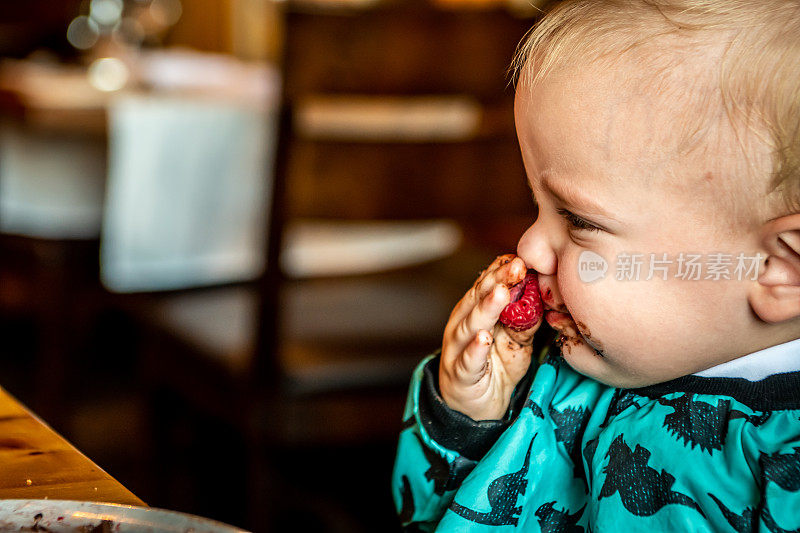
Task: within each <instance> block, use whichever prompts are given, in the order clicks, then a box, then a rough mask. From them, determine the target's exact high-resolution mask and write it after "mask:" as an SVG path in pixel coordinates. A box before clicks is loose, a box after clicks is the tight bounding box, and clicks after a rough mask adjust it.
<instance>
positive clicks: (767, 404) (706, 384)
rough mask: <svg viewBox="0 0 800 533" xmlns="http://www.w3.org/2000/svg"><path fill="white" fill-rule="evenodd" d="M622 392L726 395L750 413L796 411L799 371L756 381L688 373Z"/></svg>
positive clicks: (651, 395)
mask: <svg viewBox="0 0 800 533" xmlns="http://www.w3.org/2000/svg"><path fill="white" fill-rule="evenodd" d="M623 391H627V392H631V393H633V394H638V395H640V396H646V397H648V398H658V397H660V396H663V395H665V394H669V393H672V392H689V393H697V394H715V395H723V396H730V397H732V398H733V399H735V400H737V401H739V402H740V403H743V404H744V405H746V406H748V407H750V408H751V409H753V410H754V411H768V410H774V409H800V371H796V372H785V373H782V374H773V375H771V376H768V377H766V378H764V379H762V380H760V381H749V380H747V379H744V378H720V377H716V378H715V377H701V376H695V375H692V374H690V375H687V376H681V377H679V378H675V379H672V380H670V381H664V382H663V383H656V384H655V385H648V386H647V387H639V388H636V389H623Z"/></svg>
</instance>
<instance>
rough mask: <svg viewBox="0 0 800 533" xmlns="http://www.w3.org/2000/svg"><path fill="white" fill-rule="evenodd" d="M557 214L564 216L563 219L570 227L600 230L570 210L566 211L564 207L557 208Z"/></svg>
mask: <svg viewBox="0 0 800 533" xmlns="http://www.w3.org/2000/svg"><path fill="white" fill-rule="evenodd" d="M556 211H558V214H559V215H561V216H562V217H564V220H566V221H567V224H569V225H570V226H571V227H572V229H575V230H585V231H600V228H598V227H597V226H595V225H594V224H592V223H591V222H587V221H585V220H584V219H582V218H581V217H579V216H578V215H576V214H575V213H573V212H572V211H568V210H566V209H557V210H556Z"/></svg>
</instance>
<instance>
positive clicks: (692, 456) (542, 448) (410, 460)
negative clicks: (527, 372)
mask: <svg viewBox="0 0 800 533" xmlns="http://www.w3.org/2000/svg"><path fill="white" fill-rule="evenodd" d="M553 353H555V350H554V351H553ZM429 364H438V360H437V357H436V356H431V357H429V358H427V359H425V360H424V361H423V362H422V363H421V364H420V365H419V366H418V367H417V369H416V371H415V373H414V376H413V379H412V383H411V389H410V393H409V397H408V401H407V404H406V410H405V422H404V424H403V427H404V429H403V431H402V432H401V434H400V440H399V446H398V452H397V459H396V462H395V468H394V473H393V478H392V484H393V487H392V490H393V496H394V500H395V504H396V507H397V510H398V513H399V515H400V519H401V521H402V522H403V524H404V526H406V529H407V530H408V531H434V530H435V531H442V532H450V531H453V532H456V531H457V532H462V531H463V532H467V531H469V532H472V531H510V530H512V529H515V528H518V529H520V530H521V531H526V532H528V531H530V532H537V531H543V532H562V531H563V532H580V531H594V532H605V531H621V532H624V533H633V532H637V531H643V532H647V533H654V532H661V531H681V532H683V531H734V532H745V531H748V532H749V531H769V532H783V531H800V372H788V373H783V374H775V375H772V376H769V377H768V378H765V379H764V380H761V381H755V382H751V381H748V380H745V379H742V378H713V377H709V378H706V377H699V376H693V375H692V376H683V377H681V378H678V379H675V380H672V381H668V382H665V383H661V384H658V385H652V386H650V387H644V388H640V389H619V388H614V387H609V386H607V385H604V384H602V383H599V382H597V381H595V380H593V379H590V378H587V377H585V376H583V375H581V374H579V373H577V372H576V371H574V370H573V369H572V368H571V367H570V366H569V365H568V364H567V363H566V362H565V361H564V359H563V358H561V357H560V356H558V355H547V356H546V357H545V358H544V362H543V363H542V364H541V365H539V366H538V368H532V369H531V372H535V374H533V382H532V384H531V385H530V392H529V394H527V398H525V395H524V394H523V396H522V397H523V398H524V399H525V401H524V403H523V402H518V403H517V405H518V406H519V407H518V408H517V411H516V412H514V411H513V409H512V412H510V414H509V421H508V425H507V427H506V428H505V429H504V430H503V431H502V432H501V434H500V436H499V438H497V440H496V442H494V443H493V444H492V443H491V442H489V443H487V444H488V451H485V453H484V454H483V455H482V457H475V456H474V453H472V455H473V456H472V457H466V456H465V455H464V453H463V450H462V451H459V450H458V449H455V448H462V446H461V445H460V444H459V443H465V444H474V443H470V442H469V441H470V438H471V435H473V434H474V435H477V436H478V437H477V438H485V437H483V436H481V435H482V434H481V432H480V431H475V432H473V430H472V429H471V428H470V426H469V424H466V425H463V427H462V428H460V429H459V431H461V432H462V433H463V435H461V436H460V437H459V439H450V438H448V439H447V440H448V443H449V447H446V446H445V445H443V444H442V443H440V442H437V440H435V438H434V436H433V435H444V434H445V433H443V431H442V428H438V430H437V431H434V430H435V429H437V428H435V427H434V426H435V424H436V421H434V420H431V417H430V415H429V413H428V412H427V411H428V409H427V408H425V406H424V405H422V407H421V404H424V398H422V396H423V395H424V394H426V390H428V389H426V388H425V387H424V386H423V381H424V375H425V372H424V369H425V366H426V365H429ZM532 364H533V365H537V362H536V361H534V362H533V363H532ZM428 379H429V380H430V379H431V378H430V376H428ZM429 388H430V387H429ZM436 401H438V402H439V403H440V407H439V408H440V409H441V405H443V402H441V399H440V398H437V399H436ZM445 409H446V407H445ZM453 413H455V412H453ZM455 414H456V415H458V413H455ZM461 416H462V417H463V415H461ZM463 418H466V417H463ZM467 420H468V419H467ZM473 424H475V423H474V422H473ZM439 440H440V441H441V440H443V439H442V438H439ZM453 443H456V444H453ZM468 447H470V448H471V449H473V450H474V449H475V447H474V446H464V447H463V448H464V449H466V448H468Z"/></svg>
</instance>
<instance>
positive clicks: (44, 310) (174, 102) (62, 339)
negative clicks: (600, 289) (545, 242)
mask: <svg viewBox="0 0 800 533" xmlns="http://www.w3.org/2000/svg"><path fill="white" fill-rule="evenodd" d="M545 3H546V2H544V1H541V2H536V1H534V0H395V1H391V0H383V1H382V0H303V1H300V0H283V1H275V0H91V1H89V0H62V1H59V2H55V1H52V0H51V1H48V0H26V1H25V2H8V1H6V2H2V4H1V5H0V56H2V57H0V339H1V340H2V342H0V386H2V387H4V388H6V389H7V390H8V391H9V392H11V393H12V394H14V395H16V396H17V397H18V398H19V399H20V400H22V401H23V402H24V403H25V404H27V405H28V406H29V407H31V408H32V409H33V410H34V411H35V412H36V413H37V414H39V415H40V416H41V417H42V418H43V419H44V420H45V421H47V422H48V423H49V424H51V425H52V426H53V427H54V428H55V429H56V430H57V431H59V432H61V433H62V434H63V435H64V436H65V437H66V438H67V439H69V440H70V441H71V442H72V443H73V444H74V445H75V446H76V447H77V448H78V449H80V450H81V451H82V452H84V453H85V454H86V455H87V456H89V457H90V458H91V459H92V460H94V461H95V462H96V463H98V464H99V465H100V466H101V467H103V468H104V469H106V470H107V471H108V472H109V473H110V474H111V475H113V476H114V477H116V478H117V479H118V480H119V481H120V482H122V483H123V484H124V485H125V486H127V487H128V488H129V489H130V490H132V491H133V492H134V493H135V494H136V495H138V496H139V497H140V498H142V499H143V500H144V501H146V502H147V503H148V504H149V505H151V506H156V507H162V508H167V509H174V510H179V511H185V512H190V513H195V514H199V515H202V516H207V517H211V518H216V519H219V520H222V521H225V522H228V523H231V524H234V525H238V526H242V527H245V528H250V529H253V530H255V531H282V530H286V529H290V528H291V529H292V530H294V531H347V532H359V531H395V530H399V525H398V523H397V520H396V518H395V512H394V509H393V505H392V501H391V481H390V473H391V467H392V462H393V460H394V454H395V451H396V449H395V439H396V437H397V434H398V433H399V431H400V429H401V427H402V423H403V407H404V402H405V394H406V392H407V386H408V382H409V379H410V376H411V373H412V371H413V368H414V366H415V365H416V364H417V363H418V362H419V361H420V360H421V359H422V357H423V356H425V355H426V354H428V353H432V352H433V351H435V350H436V349H437V348H438V347H439V345H440V341H441V335H442V330H443V327H444V324H445V322H446V320H447V317H448V314H449V312H450V310H451V309H452V307H453V305H454V304H455V303H456V302H457V301H458V299H459V298H460V297H461V296H462V295H463V293H464V292H465V291H466V290H467V289H468V288H469V286H470V285H471V283H472V281H473V280H474V279H475V278H476V277H477V275H478V273H479V272H480V270H481V269H482V268H484V267H485V266H486V265H487V264H488V263H489V262H490V261H491V260H492V259H493V258H494V257H495V255H497V254H500V253H506V252H513V251H514V249H515V246H516V242H517V239H518V238H519V236H520V235H521V234H522V232H523V231H524V229H525V228H526V227H527V225H528V224H530V222H531V221H532V217H533V216H534V212H533V207H532V205H531V201H530V192H529V191H528V188H527V185H526V184H525V176H524V169H523V167H522V162H521V158H520V155H519V150H518V147H517V145H516V137H515V132H514V125H513V87H512V86H511V84H510V82H509V80H510V78H509V76H508V68H509V65H510V62H511V58H512V56H513V53H514V50H515V48H516V46H517V43H518V42H519V41H520V39H521V38H522V37H523V35H524V34H525V32H526V31H527V30H528V29H529V28H530V26H531V25H532V23H533V22H534V21H535V19H536V17H537V16H538V14H539V13H540V8H544V7H545V6H544V4H545Z"/></svg>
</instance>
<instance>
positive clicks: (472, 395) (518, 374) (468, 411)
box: [439, 254, 542, 420]
mask: <svg viewBox="0 0 800 533" xmlns="http://www.w3.org/2000/svg"><path fill="white" fill-rule="evenodd" d="M526 272H527V267H526V266H525V263H524V261H522V259H520V258H518V257H516V256H514V255H512V254H508V255H502V256H500V257H498V258H497V259H495V260H494V262H493V263H492V264H491V265H490V266H489V268H487V269H486V270H485V271H483V273H481V275H480V277H479V278H478V280H477V281H476V282H475V284H474V285H473V286H472V288H471V289H470V290H469V292H467V294H466V295H465V296H464V297H463V298H462V299H461V301H459V302H458V304H457V305H456V307H455V308H454V309H453V312H452V313H451V314H450V319H449V320H448V322H447V326H446V327H445V332H444V340H443V343H442V358H441V363H440V364H439V389H440V391H441V393H442V398H444V401H445V402H446V403H447V405H448V406H449V407H450V408H451V409H455V410H456V411H460V412H462V413H464V414H465V415H467V416H469V417H470V418H472V419H473V420H495V419H499V418H502V417H503V415H505V413H506V410H507V409H508V404H509V403H510V401H511V395H512V393H513V392H514V388H515V387H516V386H517V383H519V381H520V380H521V379H522V377H523V376H524V375H525V373H526V372H527V370H528V366H529V365H530V362H531V353H532V351H533V348H532V343H533V334H534V333H535V332H536V330H537V329H539V326H540V325H541V322H542V321H541V319H539V320H538V321H537V322H536V324H534V325H533V326H532V327H531V328H529V329H527V330H525V331H515V330H513V329H511V328H508V327H506V326H503V325H502V324H501V323H499V322H498V319H499V317H500V313H501V312H502V311H503V308H505V306H506V305H508V303H509V302H510V301H511V295H510V292H509V289H510V288H511V287H512V286H514V285H516V284H517V283H519V282H520V281H522V280H523V279H524V278H525V274H526Z"/></svg>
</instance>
